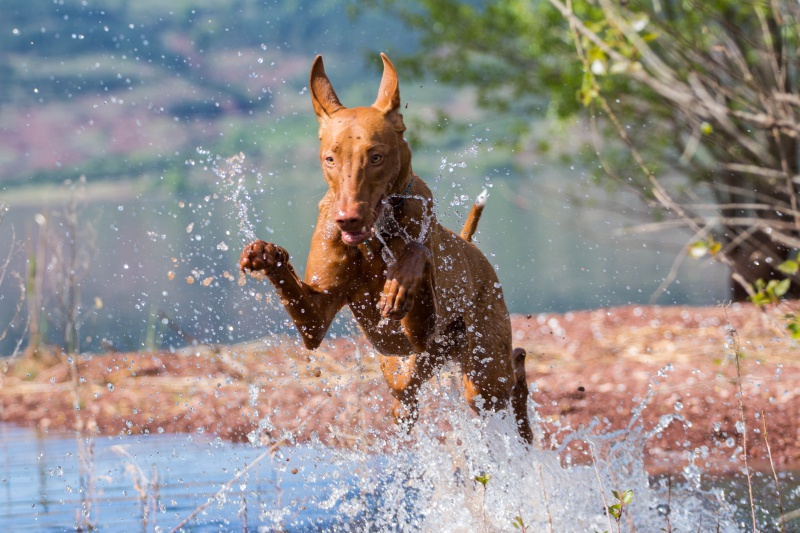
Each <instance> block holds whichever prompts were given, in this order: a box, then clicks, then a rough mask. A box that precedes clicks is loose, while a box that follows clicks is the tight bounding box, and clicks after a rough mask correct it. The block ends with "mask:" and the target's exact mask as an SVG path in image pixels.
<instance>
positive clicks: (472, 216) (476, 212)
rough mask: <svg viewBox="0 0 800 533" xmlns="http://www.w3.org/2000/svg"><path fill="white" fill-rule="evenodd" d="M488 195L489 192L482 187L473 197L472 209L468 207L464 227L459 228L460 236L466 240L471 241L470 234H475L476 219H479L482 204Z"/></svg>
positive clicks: (483, 204)
mask: <svg viewBox="0 0 800 533" xmlns="http://www.w3.org/2000/svg"><path fill="white" fill-rule="evenodd" d="M488 197H489V193H488V192H487V191H486V189H483V192H482V193H480V194H479V195H478V197H477V198H475V203H474V204H472V209H470V211H469V215H467V221H466V222H464V228H463V229H462V230H461V238H462V239H464V240H465V241H467V242H472V236H473V235H475V230H477V229H478V221H479V220H480V219H481V213H483V206H485V205H486V199H487V198H488Z"/></svg>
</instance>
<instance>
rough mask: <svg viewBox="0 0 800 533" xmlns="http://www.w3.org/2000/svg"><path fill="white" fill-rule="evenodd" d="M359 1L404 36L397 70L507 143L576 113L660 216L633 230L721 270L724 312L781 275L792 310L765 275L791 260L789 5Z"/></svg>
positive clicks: (793, 162) (798, 242) (793, 170)
mask: <svg viewBox="0 0 800 533" xmlns="http://www.w3.org/2000/svg"><path fill="white" fill-rule="evenodd" d="M374 1H375V3H377V4H380V5H381V7H383V8H385V9H388V10H390V11H392V12H393V13H394V14H395V16H398V17H400V18H402V19H403V20H404V21H405V22H406V24H407V25H409V26H410V27H411V28H414V29H415V30H416V31H417V32H419V35H420V44H421V47H420V50H419V51H418V52H417V53H415V54H414V55H412V56H407V57H405V58H403V59H402V60H400V61H398V63H400V64H401V65H402V66H403V67H405V68H406V69H408V70H411V71H414V72H416V73H418V74H421V73H423V72H424V73H426V74H428V75H433V76H435V77H437V79H439V80H440V81H443V82H446V83H452V84H455V85H463V86H474V87H476V88H477V90H478V102H479V103H480V104H481V105H483V106H485V107H487V108H490V109H493V110H497V111H503V112H507V113H510V114H513V115H514V116H515V117H517V122H516V125H517V126H518V127H519V129H518V133H521V132H524V131H525V130H527V129H529V128H530V127H531V126H532V125H533V124H535V123H536V122H535V121H536V120H538V119H541V117H542V116H543V115H545V114H546V115H548V116H550V117H561V118H564V117H572V116H575V115H576V114H577V113H579V112H581V110H582V108H587V109H588V110H589V113H588V117H589V123H590V124H591V125H592V127H593V133H594V135H593V136H592V140H593V142H594V150H593V153H592V156H593V157H598V156H599V158H600V161H601V164H602V167H603V170H604V177H605V178H610V179H611V180H612V181H614V182H616V183H619V184H622V185H624V186H626V187H627V188H629V189H631V190H633V191H634V192H635V193H636V194H638V195H639V196H640V197H641V198H642V200H643V201H644V202H645V203H646V204H647V205H648V206H650V207H654V208H656V209H657V211H658V213H659V214H661V215H665V217H664V218H663V219H662V220H660V221H658V222H656V223H653V224H649V225H646V226H641V227H640V228H638V229H639V230H640V231H649V230H654V229H655V230H660V229H670V230H674V229H675V228H678V227H681V228H688V229H689V231H690V232H691V238H690V239H689V241H688V242H687V245H686V250H685V251H686V252H688V253H690V254H691V255H694V256H699V255H703V254H709V255H712V256H714V258H715V259H717V260H719V261H722V262H723V263H725V264H726V265H728V267H729V268H730V271H731V275H732V280H733V283H732V285H733V297H734V299H736V300H742V299H745V298H747V297H748V296H749V295H752V294H753V292H754V291H756V290H758V289H754V287H758V286H759V285H758V284H757V281H758V280H759V279H762V280H769V279H776V278H778V277H780V278H785V277H786V276H787V275H788V276H790V278H791V279H792V283H791V284H789V283H786V284H784V285H783V286H782V287H783V288H788V290H787V292H786V293H785V296H787V297H793V298H797V297H800V283H799V282H800V278H798V277H797V274H796V273H795V274H792V273H790V272H781V271H780V270H779V269H778V267H779V265H781V264H782V263H784V262H785V261H786V260H787V259H791V258H793V257H795V256H796V254H797V250H798V248H800V210H798V187H800V175H799V174H798V172H799V170H798V166H799V164H798V163H799V161H798V158H799V157H800V152H799V151H798V141H797V136H798V133H800V116H799V115H798V113H800V94H799V93H798V89H797V84H798V73H799V72H800V49H799V47H798V39H799V37H800V4H798V3H797V2H794V1H789V0H754V1H751V2H739V1H738V0H713V1H711V0H614V1H612V0H594V1H585V0H539V1H537V2H531V1H523V0H506V1H503V2H494V1H481V0H463V1H457V0H415V1H414V2H411V3H408V2H402V3H401V2H398V1H395V0H374ZM620 149H622V150H620ZM595 154H596V156H595ZM605 182H606V183H608V179H606V180H605ZM683 257H686V254H681V257H680V258H678V259H676V267H675V269H673V272H672V273H671V274H670V276H668V280H667V281H669V278H671V277H672V276H673V275H674V271H675V270H677V265H678V264H679V263H680V261H681V260H682V258H683ZM784 270H786V269H784Z"/></svg>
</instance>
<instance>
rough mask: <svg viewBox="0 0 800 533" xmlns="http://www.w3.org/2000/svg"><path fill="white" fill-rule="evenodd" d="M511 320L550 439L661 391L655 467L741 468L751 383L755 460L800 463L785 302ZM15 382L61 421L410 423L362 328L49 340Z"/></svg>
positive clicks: (9, 383)
mask: <svg viewBox="0 0 800 533" xmlns="http://www.w3.org/2000/svg"><path fill="white" fill-rule="evenodd" d="M512 322H513V331H514V340H515V345H516V346H522V347H524V348H526V349H527V350H528V352H529V356H528V361H527V371H528V380H529V382H530V384H531V397H532V399H533V400H534V401H535V403H536V404H537V406H538V407H537V412H538V415H539V417H540V421H539V425H540V427H541V429H542V432H543V433H542V434H543V436H544V441H543V443H541V444H540V445H541V446H549V445H550V444H551V443H553V442H560V440H561V438H562V437H563V435H565V434H566V433H568V432H569V430H570V429H577V428H580V427H588V426H590V425H591V423H592V420H594V419H596V420H597V421H598V422H596V426H594V428H593V429H592V431H594V432H599V431H603V432H608V431H610V430H614V429H620V428H626V427H628V425H629V424H630V423H631V420H632V417H633V414H632V412H633V411H634V410H636V409H637V408H638V407H639V406H640V405H641V404H643V403H644V402H645V399H646V398H647V397H648V389H650V393H649V394H650V395H651V396H650V398H649V400H648V401H647V402H646V407H644V409H642V410H641V413H640V415H639V418H638V419H637V421H636V422H634V426H636V425H638V424H642V425H643V427H644V429H645V430H646V431H649V430H652V429H653V428H654V427H656V425H657V424H658V423H659V421H661V420H663V418H662V417H663V416H664V415H671V414H676V415H679V416H680V417H682V419H683V420H677V421H675V422H673V423H672V424H670V425H669V426H668V427H667V428H666V429H665V430H663V431H661V432H659V433H658V434H656V435H654V436H653V437H652V438H650V439H649V440H648V442H647V446H646V448H645V457H646V461H647V463H648V465H649V467H650V468H654V469H658V468H667V469H675V468H679V467H680V466H681V465H682V464H685V463H686V462H687V461H688V457H689V453H690V452H692V451H696V452H699V455H700V456H702V458H701V459H699V460H698V461H699V463H700V464H701V465H702V466H704V467H705V468H719V469H734V468H739V467H740V466H741V463H740V460H741V457H740V455H741V453H742V449H741V448H740V447H741V446H742V445H743V444H745V443H744V442H743V439H742V435H741V433H740V432H739V431H738V430H737V422H738V421H740V420H741V415H740V410H739V397H738V386H739V382H740V383H741V387H742V391H743V396H742V403H743V406H744V411H745V424H746V436H747V440H746V445H747V454H748V458H749V460H750V462H751V465H755V466H756V467H761V468H768V466H769V465H768V462H769V456H768V450H767V446H766V444H767V442H768V443H769V446H770V450H771V453H772V459H773V462H774V464H775V466H776V467H777V468H779V469H794V470H796V469H798V468H800V349H799V348H798V345H797V342H795V341H792V340H791V339H790V338H788V337H787V336H786V334H785V333H784V332H783V321H782V319H781V313H780V312H778V311H772V312H762V311H760V310H758V309H757V308H755V307H753V306H751V305H749V304H741V305H733V306H729V307H727V308H722V307H708V308H693V307H647V306H630V307H620V308H612V309H597V310H592V311H578V312H571V313H566V314H547V315H544V314H541V315H528V316H525V315H517V316H514V317H513V321H512ZM737 339H738V340H737ZM737 344H738V346H739V353H740V354H741V357H740V358H739V363H740V370H739V373H740V375H741V380H739V379H738V378H737V368H736V357H734V354H735V353H736V351H737V350H736V346H737ZM443 376H444V377H445V378H446V377H447V376H450V377H452V378H453V379H441V378H440V380H439V382H440V383H457V382H458V379H457V375H455V369H454V368H453V369H450V370H449V371H447V372H445V373H444V374H443ZM0 379H1V380H2V381H0V420H2V421H5V422H13V423H16V424H22V425H33V426H37V427H39V428H41V429H42V430H47V431H49V430H55V429H58V430H64V429H67V430H72V429H80V430H81V431H84V432H87V433H88V434H93V433H99V434H108V435H117V434H137V433H143V432H149V433H155V432H159V433H160V432H193V433H204V434H206V435H213V436H219V437H221V438H223V439H231V440H236V441H242V440H247V439H248V435H249V436H250V438H255V439H258V440H260V441H276V440H280V439H281V438H288V440H298V441H302V440H305V439H309V438H311V436H312V435H315V436H318V437H319V439H320V440H322V441H324V442H326V443H329V444H332V445H343V446H349V445H354V444H359V443H363V441H365V440H374V439H375V438H379V437H380V436H381V435H383V434H385V432H392V431H395V427H394V425H393V422H392V420H391V418H390V416H389V410H390V409H389V408H390V406H391V398H390V396H389V394H388V392H387V388H386V386H385V384H384V383H383V378H382V376H381V373H380V369H379V367H378V358H377V355H376V354H375V353H374V352H373V350H372V349H371V348H370V346H369V345H368V344H367V343H366V341H364V340H363V339H336V340H332V341H328V342H326V343H325V345H324V346H323V347H322V348H321V349H320V350H317V351H316V352H309V351H307V350H305V349H302V348H300V347H299V346H298V343H297V341H296V339H294V338H288V337H287V338H284V339H281V340H279V341H275V340H271V341H266V340H265V341H260V342H252V343H246V344H241V345H236V346H223V347H209V346H198V347H191V348H184V349H180V350H177V351H174V352H169V351H163V352H157V353H107V354H102V355H89V356H87V355H81V356H76V357H75V358H74V359H73V360H72V362H70V360H69V358H67V357H65V356H63V355H59V354H57V353H55V352H53V351H47V350H41V351H40V352H38V353H36V354H26V355H25V356H23V357H20V358H17V359H14V360H10V361H6V362H5V363H4V366H3V368H2V373H0ZM429 409H431V408H430V407H429ZM464 409H465V410H466V409H467V408H466V406H465V407H464ZM422 416H423V417H426V416H432V415H431V413H425V412H424V411H423V414H422ZM259 422H261V423H260V425H259ZM765 424H766V433H765ZM286 430H289V431H288V432H287V431H286ZM765 435H766V437H767V438H766V439H765V438H764V437H765ZM704 447H705V448H704ZM706 450H707V452H706ZM570 453H571V455H574V456H575V457H577V458H578V460H580V456H581V454H584V455H585V450H582V449H581V445H580V443H576V448H575V449H574V450H572V451H571V452H570ZM732 458H733V459H736V460H732Z"/></svg>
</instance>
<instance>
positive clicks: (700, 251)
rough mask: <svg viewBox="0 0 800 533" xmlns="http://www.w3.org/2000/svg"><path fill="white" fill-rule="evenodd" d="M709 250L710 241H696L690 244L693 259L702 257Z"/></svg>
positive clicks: (690, 253)
mask: <svg viewBox="0 0 800 533" xmlns="http://www.w3.org/2000/svg"><path fill="white" fill-rule="evenodd" d="M708 252H709V250H708V243H707V242H705V241H696V242H693V243H692V244H690V245H689V256H691V257H692V258H693V259H700V258H701V257H703V256H704V255H706V254H707V253H708Z"/></svg>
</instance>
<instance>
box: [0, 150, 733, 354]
mask: <svg viewBox="0 0 800 533" xmlns="http://www.w3.org/2000/svg"><path fill="white" fill-rule="evenodd" d="M481 150H484V149H483V148H479V147H477V145H476V147H473V149H472V150H467V151H466V152H452V153H447V154H444V155H442V154H435V153H434V154H427V156H426V155H425V154H423V155H422V156H421V157H419V158H417V159H419V161H418V164H417V165H416V166H415V169H416V170H417V172H418V173H420V174H421V175H422V176H425V177H426V181H427V182H428V184H429V185H430V186H431V188H432V189H433V190H434V194H435V197H436V198H437V200H438V214H439V218H440V219H441V220H442V221H443V222H444V223H445V224H446V225H447V226H448V227H451V228H455V229H458V228H460V226H461V223H462V221H463V217H464V215H465V214H466V212H467V210H468V208H469V205H471V202H472V199H474V197H475V196H476V195H477V193H479V192H480V190H481V189H482V188H483V187H487V186H488V187H489V192H490V196H489V202H488V205H487V208H486V210H485V212H484V216H483V218H482V220H481V225H480V228H479V232H478V234H477V236H476V241H477V244H478V246H479V247H480V248H481V249H482V250H483V251H484V252H485V253H486V255H487V256H488V257H489V258H490V260H491V262H492V263H493V264H494V265H495V267H496V269H497V271H498V275H499V278H500V281H501V282H502V283H503V286H504V291H505V294H506V299H507V301H508V304H509V307H510V310H511V311H512V312H515V313H540V312H564V311H568V310H574V309H587V308H597V307H607V306H616V305H626V304H631V303H647V302H648V301H649V300H650V298H651V296H652V295H653V293H654V291H656V290H657V288H658V286H659V285H660V284H661V283H662V280H663V279H664V278H665V277H666V276H667V275H668V273H669V271H670V269H671V267H672V264H673V261H674V260H675V258H676V256H678V255H680V250H681V247H682V246H683V245H685V244H686V241H687V240H688V236H686V235H681V234H669V235H657V236H649V237H646V238H642V237H631V236H626V235H624V234H622V233H621V232H622V231H623V230H624V228H625V227H627V226H629V225H631V224H633V223H634V222H635V219H633V218H631V217H632V214H631V213H632V212H633V211H635V209H636V208H637V206H638V201H637V200H635V199H633V198H629V197H627V196H626V195H624V194H620V195H618V196H617V197H616V198H615V201H616V204H615V205H616V206H617V207H616V209H615V210H613V211H612V210H609V209H608V208H605V209H600V208H593V207H591V205H594V204H595V203H600V204H602V203H603V201H602V198H600V197H601V196H603V193H602V192H601V191H600V190H599V189H597V188H594V187H592V186H591V185H590V184H589V183H588V182H586V180H585V178H584V177H583V175H582V174H581V172H580V171H577V170H575V171H571V170H566V169H563V168H560V167H557V166H546V165H539V166H535V167H534V168H535V171H534V174H532V175H531V176H520V175H518V174H515V173H513V172H512V171H508V172H505V171H503V172H499V171H498V170H497V169H492V168H484V167H483V166H481V165H482V163H481V162H482V161H483V159H487V158H486V157H485V156H486V153H485V152H484V153H481ZM473 152H474V153H473ZM417 159H415V162H417ZM198 160H199V162H197V163H196V164H194V166H193V168H194V169H195V175H196V176H197V178H196V179H198V180H203V184H202V186H201V187H200V188H201V189H203V188H204V189H206V190H209V191H210V192H208V193H207V194H198V193H181V192H175V191H170V190H150V191H146V192H137V191H136V190H135V189H134V190H129V189H126V188H124V187H122V186H120V187H112V188H111V189H110V190H109V189H107V188H103V187H100V188H99V189H100V192H98V191H97V190H93V189H91V188H90V189H89V191H90V192H89V193H88V194H87V195H86V197H83V196H81V195H80V194H78V193H72V192H70V191H68V190H63V191H56V192H55V194H52V195H50V196H49V197H48V196H47V195H46V194H45V193H44V192H42V193H41V194H36V195H34V196H33V197H31V196H30V195H28V197H27V198H26V199H25V201H23V202H20V201H10V210H9V211H8V213H7V215H6V217H5V220H3V222H2V228H3V231H0V250H11V258H12V262H11V265H10V269H9V271H10V273H11V272H14V273H18V274H19V276H20V279H25V278H26V277H27V276H28V274H27V273H28V272H29V266H28V265H29V264H28V263H26V261H27V260H28V259H29V258H31V257H36V256H38V255H41V256H42V257H39V258H38V261H39V262H40V263H41V264H42V265H43V266H44V267H46V268H45V269H44V270H43V271H42V275H41V276H40V278H41V279H40V283H41V284H42V285H41V289H40V290H39V291H38V292H39V293H40V297H41V298H42V303H43V308H44V313H43V315H42V316H41V317H40V321H39V322H40V323H41V330H42V331H43V332H44V334H45V338H46V339H49V340H50V341H51V342H54V343H56V344H60V343H61V342H62V339H63V337H64V334H63V331H64V325H65V316H67V313H66V311H65V306H64V304H63V300H64V296H65V295H66V294H68V292H69V289H68V287H67V284H65V283H64V281H63V278H64V277H63V273H64V272H66V271H70V270H71V271H77V281H78V283H77V284H76V285H77V289H78V291H77V293H76V294H77V297H78V298H77V303H78V307H77V313H76V314H77V316H78V318H77V323H78V325H79V337H78V338H79V350H80V351H93V352H97V351H103V350H105V349H106V348H107V347H108V346H113V347H114V348H115V349H118V350H140V349H143V348H159V347H169V346H179V345H183V344H185V343H186V342H187V338H189V337H190V338H192V339H195V340H196V341H198V342H204V343H231V342H241V341H246V340H250V339H253V338H258V337H262V336H265V335H268V334H269V333H271V332H278V331H283V330H285V329H286V327H287V323H286V314H285V311H283V310H282V309H281V308H280V307H279V306H278V305H277V304H275V303H272V304H269V305H264V302H263V301H255V298H256V297H259V298H260V295H261V294H264V295H269V294H271V293H272V291H271V289H269V288H268V287H266V286H264V285H259V284H256V283H250V284H248V285H247V286H246V287H244V288H243V287H240V286H239V285H238V274H237V272H236V268H237V261H238V256H239V253H240V251H241V249H242V247H243V244H244V243H245V242H247V241H249V240H250V239H251V238H252V237H253V236H257V237H259V238H263V239H265V240H271V241H274V242H276V243H278V244H280V245H282V246H284V247H285V248H286V249H287V250H289V252H290V254H291V256H292V262H293V263H294V264H295V266H296V267H297V268H298V270H300V271H301V272H302V270H303V266H304V264H305V259H306V254H307V252H308V246H309V241H310V238H311V233H312V229H313V225H314V223H315V220H316V214H317V205H316V204H317V202H318V201H319V199H320V198H321V197H322V195H323V193H324V190H325V186H324V183H323V180H322V178H321V177H320V170H319V168H318V167H317V166H316V164H310V163H309V162H308V161H305V165H304V166H295V164H299V163H298V162H296V161H292V162H283V163H281V164H280V165H277V164H276V165H277V166H276V168H277V170H275V171H274V172H271V171H267V170H264V169H249V168H247V161H246V160H245V161H244V163H243V164H242V165H241V169H240V170H239V171H238V173H236V172H233V173H228V174H226V175H222V174H220V172H219V171H217V172H215V171H214V167H215V166H223V165H224V162H221V161H220V160H218V159H216V158H215V157H213V156H211V155H208V154H204V153H201V154H198ZM200 167H203V168H200ZM570 173H571V174H570ZM576 189H577V190H578V191H580V192H579V193H578V192H576ZM73 196H75V197H76V198H78V199H81V198H83V200H82V201H81V202H80V203H79V209H78V226H77V228H78V229H77V233H78V239H77V240H76V243H77V244H76V246H73V247H71V246H69V245H68V244H69V242H70V239H69V238H68V233H69V232H68V231H67V230H68V228H67V224H66V216H65V214H64V212H63V211H64V202H65V200H68V199H69V198H70V197H73ZM575 196H577V197H579V199H581V200H582V201H583V202H584V203H585V204H584V205H583V206H581V207H579V206H578V205H577V204H575V203H574V202H572V201H570V199H569V198H570V197H575ZM12 200H13V198H12ZM42 223H43V224H42ZM90 230H91V231H90ZM43 234H47V235H49V237H48V238H46V239H42V237H41V235H43ZM14 236H15V237H16V243H17V246H16V247H12V242H13V240H14V239H13V237H14ZM73 254H74V255H75V256H76V257H77V258H78V260H77V267H78V268H72V266H71V264H70V263H69V259H70V258H71V257H72V256H73ZM59 275H61V276H60V277H59ZM727 285H728V279H727V274H726V272H725V269H723V268H721V267H720V266H719V265H716V264H714V263H713V262H712V261H710V260H708V259H706V260H704V261H696V260H691V259H687V260H686V261H685V262H684V263H683V265H682V266H681V268H680V269H679V271H678V277H677V279H676V281H675V283H673V284H671V285H670V286H669V287H668V289H667V291H666V292H665V293H664V294H662V295H661V296H660V297H659V299H658V300H657V302H658V303H660V304H664V305H669V304H690V305H715V304H718V303H719V302H722V301H725V300H726V299H727V298H728V296H727V295H728V292H727ZM18 299H19V283H18V282H17V281H16V278H13V277H12V275H11V274H9V275H8V276H6V279H5V280H4V281H3V283H2V284H0V300H2V301H3V302H4V303H3V305H1V306H0V324H8V323H10V322H11V321H12V318H13V312H14V308H15V306H14V305H12V304H14V302H16V301H17V300H18ZM273 300H277V299H273ZM23 315H24V313H23ZM167 322H169V323H170V324H171V326H172V327H171V328H168V327H167V326H166V325H165V324H166V323H167ZM176 328H177V329H179V330H180V331H181V333H180V334H178V333H176V331H177V329H176ZM26 331H27V330H26V329H25V324H24V321H23V320H17V321H16V322H15V323H13V324H12V328H11V330H10V332H9V334H8V335H7V336H6V337H5V338H3V339H0V354H8V353H11V352H12V351H13V349H14V347H15V346H16V345H17V342H18V341H19V340H20V339H21V338H22V339H24V338H25V335H26ZM187 335H188V336H189V337H187Z"/></svg>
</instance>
